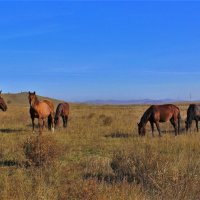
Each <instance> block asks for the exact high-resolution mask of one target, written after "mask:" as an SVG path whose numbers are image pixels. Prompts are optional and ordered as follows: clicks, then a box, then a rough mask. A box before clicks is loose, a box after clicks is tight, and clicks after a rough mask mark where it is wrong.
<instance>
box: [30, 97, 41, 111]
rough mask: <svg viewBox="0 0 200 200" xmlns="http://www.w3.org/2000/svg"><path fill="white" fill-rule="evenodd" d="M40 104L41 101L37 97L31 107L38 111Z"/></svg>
mask: <svg viewBox="0 0 200 200" xmlns="http://www.w3.org/2000/svg"><path fill="white" fill-rule="evenodd" d="M39 103H40V101H39V100H38V98H37V97H36V96H35V101H34V104H33V105H31V107H33V108H34V109H35V110H37V107H38V105H39Z"/></svg>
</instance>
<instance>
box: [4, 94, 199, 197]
mask: <svg viewBox="0 0 200 200" xmlns="http://www.w3.org/2000/svg"><path fill="white" fill-rule="evenodd" d="M23 95H24V97H23V98H22V99H21V100H16V101H15V100H14V99H12V97H10V96H5V99H6V101H8V110H7V111H6V112H0V170H1V172H0V199H2V200H8V199H9V200H12V199H16V200H19V199H20V200H25V199H26V200H28V199H30V200H32V199H33V200H36V199H48V200H49V199H51V200H54V199H63V200H64V199H95V200H96V199H114V200H115V199H119V200H121V199H200V189H199V185H200V142H199V141H200V133H199V134H198V133H196V132H195V131H193V130H194V124H193V127H192V130H191V131H190V132H189V133H187V134H186V132H185V131H184V120H185V118H186V110H187V107H188V105H187V104H182V105H178V106H179V108H180V109H181V116H182V121H181V134H180V135H179V136H177V137H174V132H173V128H172V126H171V124H170V123H165V124H161V130H162V135H163V137H162V138H159V137H158V133H157V131H156V133H155V135H156V137H154V138H152V136H151V133H150V126H149V124H148V126H147V127H148V129H147V135H146V136H145V137H142V138H141V137H139V136H138V134H137V122H139V120H140V117H141V115H142V114H143V112H144V111H145V110H146V109H147V107H148V105H132V106H106V105H104V106H100V105H98V106H95V105H81V104H70V106H71V110H70V118H69V123H68V128H67V129H63V128H62V123H61V126H60V127H59V128H58V129H56V130H55V133H51V132H50V131H48V130H47V129H45V130H44V132H43V136H42V137H43V139H44V144H45V138H46V141H54V142H52V144H51V145H53V146H54V145H55V146H56V147H58V148H59V151H58V152H56V150H55V152H53V153H54V154H55V157H54V158H52V159H53V162H49V163H48V164H46V163H44V164H43V165H41V166H36V165H35V164H34V163H32V162H30V159H29V158H27V156H26V155H25V153H24V152H25V151H24V144H25V143H27V141H29V140H31V139H33V138H37V136H38V129H37V127H36V133H34V134H33V133H32V126H31V120H30V116H29V105H28V99H27V102H26V101H25V100H24V98H27V97H26V95H25V94H23ZM18 98H19V97H16V99H18ZM58 102H59V101H55V102H54V105H55V106H57V104H58ZM36 123H37V120H36ZM52 149H53V148H52ZM50 157H51V155H49V159H50Z"/></svg>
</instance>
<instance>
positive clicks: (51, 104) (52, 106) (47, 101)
mask: <svg viewBox="0 0 200 200" xmlns="http://www.w3.org/2000/svg"><path fill="white" fill-rule="evenodd" d="M43 102H45V103H46V104H47V105H48V106H49V108H50V109H51V111H52V112H53V113H54V104H53V102H52V101H49V100H47V99H45V100H43Z"/></svg>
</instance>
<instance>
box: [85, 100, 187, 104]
mask: <svg viewBox="0 0 200 200" xmlns="http://www.w3.org/2000/svg"><path fill="white" fill-rule="evenodd" d="M177 102H188V101H186V100H177V99H159V100H154V99H136V100H90V101H85V102H83V103H86V104H114V105H128V104H164V103H177Z"/></svg>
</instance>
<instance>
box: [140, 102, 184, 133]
mask: <svg viewBox="0 0 200 200" xmlns="http://www.w3.org/2000/svg"><path fill="white" fill-rule="evenodd" d="M180 119H181V116H180V110H179V108H178V107H177V106H175V105H173V104H165V105H152V106H150V107H149V108H148V109H147V110H146V111H145V112H144V114H143V116H142V118H141V120H140V123H139V124H138V133H139V135H141V136H144V135H145V133H146V130H145V126H146V124H147V122H148V121H149V122H150V124H151V129H152V136H154V123H155V124H156V127H157V130H158V132H159V136H161V131H160V126H159V122H167V121H170V122H171V124H172V125H173V127H174V130H175V136H176V135H177V133H178V134H179V130H180Z"/></svg>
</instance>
